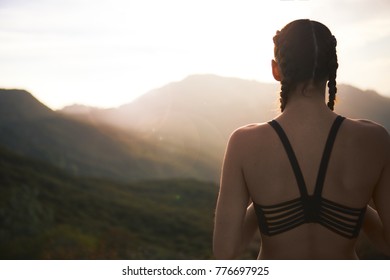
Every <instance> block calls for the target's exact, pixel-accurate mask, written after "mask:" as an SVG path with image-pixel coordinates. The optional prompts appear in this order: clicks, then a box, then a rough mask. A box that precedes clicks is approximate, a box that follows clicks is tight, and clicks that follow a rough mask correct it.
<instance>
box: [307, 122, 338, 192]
mask: <svg viewBox="0 0 390 280" xmlns="http://www.w3.org/2000/svg"><path fill="white" fill-rule="evenodd" d="M344 119H345V118H344V117H342V116H337V118H336V119H335V120H334V122H333V125H332V128H331V129H330V132H329V135H328V139H327V140H326V144H325V149H324V153H323V154H322V159H321V163H320V168H319V169H318V175H317V181H316V185H315V189H314V195H315V196H320V195H321V193H322V188H323V187H324V182H325V175H326V171H327V169H328V164H329V160H330V155H331V153H332V149H333V145H334V142H335V140H336V136H337V132H338V130H339V128H340V126H341V123H342V122H343V121H344Z"/></svg>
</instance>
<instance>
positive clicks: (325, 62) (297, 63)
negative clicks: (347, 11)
mask: <svg viewBox="0 0 390 280" xmlns="http://www.w3.org/2000/svg"><path fill="white" fill-rule="evenodd" d="M273 41H274V44H275V48H274V55H275V60H276V61H277V63H278V64H279V68H280V71H281V74H282V77H283V78H282V80H281V92H280V109H281V111H282V112H283V110H284V108H285V107H286V104H287V102H288V95H289V92H290V91H292V90H294V89H295V87H296V86H297V85H298V84H299V83H302V82H303V83H305V82H306V83H308V82H310V81H312V82H314V83H315V84H317V83H319V82H323V81H325V80H327V81H328V88H329V99H328V104H327V105H328V107H329V108H330V109H331V110H333V108H334V101H335V98H336V92H337V88H336V72H337V68H338V63H337V54H336V45H337V41H336V38H335V37H334V36H333V35H332V33H331V32H330V30H329V29H328V28H327V27H326V26H325V25H323V24H322V23H319V22H317V21H311V20H308V19H300V20H295V21H293V22H290V23H289V24H287V25H286V26H285V27H284V28H283V29H282V30H281V31H277V32H276V35H275V36H274V38H273Z"/></svg>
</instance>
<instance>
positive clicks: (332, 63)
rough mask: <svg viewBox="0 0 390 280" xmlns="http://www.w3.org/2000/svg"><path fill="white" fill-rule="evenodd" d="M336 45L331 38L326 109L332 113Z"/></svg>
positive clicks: (333, 38) (335, 89)
mask: <svg viewBox="0 0 390 280" xmlns="http://www.w3.org/2000/svg"><path fill="white" fill-rule="evenodd" d="M336 45H337V41H336V38H335V37H334V36H332V50H333V51H334V52H333V57H332V59H331V60H330V61H329V65H328V67H329V82H328V88H329V100H328V104H327V105H328V107H329V109H331V110H332V111H333V109H334V102H335V99H336V93H337V87H336V72H337V68H338V66H339V65H338V63H337V54H336Z"/></svg>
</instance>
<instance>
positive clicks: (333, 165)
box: [236, 114, 387, 259]
mask: <svg viewBox="0 0 390 280" xmlns="http://www.w3.org/2000/svg"><path fill="white" fill-rule="evenodd" d="M332 118H333V119H334V118H335V115H333V114H332V115H329V116H328V117H326V118H323V119H321V120H317V121H313V120H307V121H305V120H303V121H300V122H296V123H294V122H293V120H291V119H288V118H283V117H280V118H279V119H278V122H279V123H280V125H281V126H282V127H283V129H284V131H285V132H286V134H287V136H288V138H289V141H290V143H291V145H292V147H293V150H294V152H295V155H296V157H297V160H298V163H299V165H300V168H301V170H302V173H303V177H304V180H305V182H306V187H307V191H308V193H309V195H310V194H312V193H313V191H314V186H315V181H316V178H317V173H318V169H319V164H320V161H321V157H322V154H323V150H324V147H325V142H326V139H327V136H328V133H329V130H330V127H331V125H332V122H333V119H332ZM236 133H238V134H240V137H239V138H240V148H241V151H240V153H241V155H242V158H245V161H243V163H242V171H243V176H244V178H245V182H246V186H247V188H248V192H249V195H250V197H251V199H252V200H253V201H254V202H255V203H257V204H261V205H273V204H277V203H280V202H284V201H288V200H291V199H294V198H297V197H299V196H300V193H299V189H298V185H297V182H296V179H295V177H294V173H293V170H292V167H291V164H290V162H289V160H288V157H287V154H286V152H285V150H284V148H283V145H282V143H281V141H280V139H279V138H278V136H277V134H276V133H275V131H274V130H273V129H272V127H271V126H270V125H269V124H259V125H250V126H246V127H243V128H241V129H239V130H238V131H236ZM386 134H387V132H386V131H385V130H384V129H383V128H382V127H381V126H379V125H377V124H374V123H372V122H368V121H360V120H350V119H346V120H345V121H344V122H343V124H342V125H341V128H340V130H339V132H338V135H337V138H336V141H335V144H334V147H333V152H332V154H331V157H330V161H329V166H328V170H327V173H326V177H325V182H324V187H323V191H322V196H323V197H324V198H327V199H330V200H332V201H334V202H337V203H340V204H342V205H345V206H348V207H352V208H363V207H365V205H367V203H368V202H369V201H370V199H371V198H372V193H373V190H374V187H375V185H376V184H377V182H378V180H379V178H380V174H381V171H382V168H383V165H384V162H385V156H384V153H383V151H384V150H385V147H384V145H386V137H385V135H386ZM355 242H356V239H348V238H345V237H343V236H340V235H339V234H337V233H335V232H333V231H330V230H329V229H327V228H325V227H324V226H322V225H320V224H317V223H308V224H303V225H301V226H299V227H296V228H294V229H291V230H289V231H286V232H283V233H280V234H277V235H275V236H272V237H269V236H266V235H262V249H261V252H260V254H259V258H264V259H273V258H279V259H280V258H282V259H316V258H320V259H352V258H356V254H355V250H354V246H355Z"/></svg>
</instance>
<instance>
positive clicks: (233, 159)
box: [213, 130, 255, 259]
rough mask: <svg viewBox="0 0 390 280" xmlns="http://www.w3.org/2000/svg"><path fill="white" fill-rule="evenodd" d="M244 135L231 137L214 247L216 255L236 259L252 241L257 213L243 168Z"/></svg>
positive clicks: (235, 133)
mask: <svg viewBox="0 0 390 280" xmlns="http://www.w3.org/2000/svg"><path fill="white" fill-rule="evenodd" d="M243 144H244V143H243V139H242V135H240V131H239V130H238V131H236V132H234V133H233V135H232V136H231V137H230V140H229V143H228V146H227V149H226V154H225V159H224V163H223V168H222V176H221V184H220V190H219V195H218V201H217V207H216V212H215V224H214V240H213V251H214V255H215V257H216V258H217V259H234V258H237V257H238V256H239V254H240V253H241V252H242V250H243V248H244V247H245V246H246V245H247V244H248V243H249V241H250V240H249V239H250V238H251V237H253V234H254V232H255V227H254V221H255V213H254V209H253V204H250V206H249V207H248V204H249V193H248V190H247V187H246V184H245V179H244V175H243V172H242V168H241V166H242V165H241V162H242V161H241V160H242V147H245V146H244V145H243Z"/></svg>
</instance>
